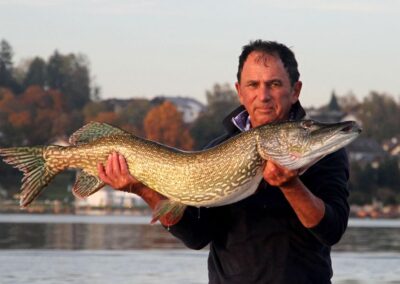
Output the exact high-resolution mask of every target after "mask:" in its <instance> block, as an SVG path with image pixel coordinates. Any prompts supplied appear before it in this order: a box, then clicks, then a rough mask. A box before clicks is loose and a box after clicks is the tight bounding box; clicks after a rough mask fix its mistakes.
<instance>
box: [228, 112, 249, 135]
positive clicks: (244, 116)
mask: <svg viewBox="0 0 400 284" xmlns="http://www.w3.org/2000/svg"><path fill="white" fill-rule="evenodd" d="M232 123H233V124H234V125H235V126H236V127H237V128H238V129H239V130H240V131H242V132H244V131H247V130H249V129H250V128H251V123H250V116H249V114H248V113H247V111H246V110H243V111H242V112H240V113H239V114H238V115H236V116H234V117H232Z"/></svg>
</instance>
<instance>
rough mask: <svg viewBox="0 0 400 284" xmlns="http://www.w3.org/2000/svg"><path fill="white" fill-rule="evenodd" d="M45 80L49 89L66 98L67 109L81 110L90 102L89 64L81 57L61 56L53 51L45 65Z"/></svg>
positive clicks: (73, 55)
mask: <svg viewBox="0 0 400 284" xmlns="http://www.w3.org/2000/svg"><path fill="white" fill-rule="evenodd" d="M47 79H48V84H49V87H50V88H53V89H57V90H59V91H61V92H62V93H63V94H64V95H65V96H66V101H67V106H68V108H69V109H82V108H83V106H84V105H85V104H86V103H88V102H89V101H90V100H91V96H92V89H91V82H90V74H89V63H88V61H87V59H86V57H84V56H82V55H78V56H77V55H75V54H69V55H62V54H60V53H59V52H58V51H55V52H54V54H53V55H52V56H51V57H50V58H49V62H48V64H47ZM96 90H97V89H95V90H93V91H96Z"/></svg>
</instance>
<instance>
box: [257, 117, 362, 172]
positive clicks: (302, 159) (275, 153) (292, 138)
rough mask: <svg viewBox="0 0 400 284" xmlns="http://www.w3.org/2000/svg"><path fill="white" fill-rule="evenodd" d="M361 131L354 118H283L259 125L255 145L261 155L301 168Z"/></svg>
mask: <svg viewBox="0 0 400 284" xmlns="http://www.w3.org/2000/svg"><path fill="white" fill-rule="evenodd" d="M360 132H361V128H359V127H358V125H357V124H356V123H355V122H354V121H345V122H340V123H331V124H328V123H319V122H315V121H312V120H306V121H296V122H282V123H277V124H274V125H271V126H270V129H269V128H268V125H266V126H264V127H261V128H260V129H259V134H258V138H257V141H258V142H257V147H258V151H259V153H260V155H261V157H262V158H263V159H266V160H271V161H273V162H275V163H277V164H279V165H280V166H283V167H285V168H287V169H290V170H296V169H297V170H298V169H300V171H302V172H304V169H307V168H309V167H310V166H312V165H313V164H315V163H316V162H318V161H319V160H320V159H322V158H323V157H325V156H326V155H328V154H330V153H333V152H335V151H337V150H339V149H340V148H342V147H345V146H346V145H348V144H349V143H351V142H352V141H353V140H355V139H356V138H357V137H358V135H359V134H360ZM266 133H267V135H266Z"/></svg>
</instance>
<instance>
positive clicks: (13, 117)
mask: <svg viewBox="0 0 400 284" xmlns="http://www.w3.org/2000/svg"><path fill="white" fill-rule="evenodd" d="M8 121H9V122H10V123H11V125H13V126H15V127H18V128H19V127H25V126H28V125H29V124H30V123H31V114H30V113H29V112H28V111H20V112H13V113H10V115H9V116H8Z"/></svg>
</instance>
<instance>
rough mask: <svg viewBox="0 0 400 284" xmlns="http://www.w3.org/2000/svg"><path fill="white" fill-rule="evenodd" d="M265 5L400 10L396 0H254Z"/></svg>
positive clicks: (319, 9)
mask: <svg viewBox="0 0 400 284" xmlns="http://www.w3.org/2000/svg"><path fill="white" fill-rule="evenodd" d="M253 2H255V3H258V4H259V5H263V6H275V7H278V8H283V9H288V10H309V11H312V10H317V11H326V12H351V13H387V12H394V11H398V10H399V8H400V4H399V1H396V0H330V1H328V0H298V1H291V0H269V1H263V0H253Z"/></svg>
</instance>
